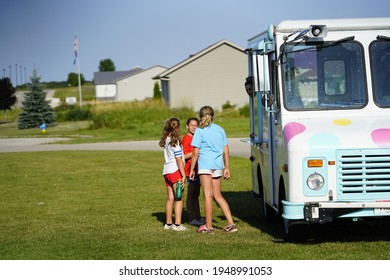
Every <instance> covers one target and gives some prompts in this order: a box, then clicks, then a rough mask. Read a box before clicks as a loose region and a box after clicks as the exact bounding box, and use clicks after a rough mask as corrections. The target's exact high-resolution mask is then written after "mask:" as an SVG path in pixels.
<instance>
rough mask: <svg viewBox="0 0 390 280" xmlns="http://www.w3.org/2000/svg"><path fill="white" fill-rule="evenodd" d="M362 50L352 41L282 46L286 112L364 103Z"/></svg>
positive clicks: (331, 108) (364, 84) (352, 106)
mask: <svg viewBox="0 0 390 280" xmlns="http://www.w3.org/2000/svg"><path fill="white" fill-rule="evenodd" d="M363 61H364V59H363V49H362V46H361V45H360V43H358V42H356V41H351V42H343V43H336V44H332V43H331V42H330V43H328V44H326V43H323V42H322V43H320V44H318V45H314V44H313V43H311V44H310V43H305V42H301V43H287V45H285V46H282V54H281V61H280V62H281V65H282V74H283V79H282V80H283V94H284V106H285V107H286V109H287V110H292V111H293V110H299V111H302V110H340V109H357V108H362V107H364V106H365V105H366V104H367V86H366V78H365V70H364V69H365V68H364V63H363Z"/></svg>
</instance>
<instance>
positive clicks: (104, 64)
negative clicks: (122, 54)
mask: <svg viewBox="0 0 390 280" xmlns="http://www.w3.org/2000/svg"><path fill="white" fill-rule="evenodd" d="M113 71H115V64H114V62H113V61H112V60H111V59H109V58H106V59H103V60H100V63H99V72H113Z"/></svg>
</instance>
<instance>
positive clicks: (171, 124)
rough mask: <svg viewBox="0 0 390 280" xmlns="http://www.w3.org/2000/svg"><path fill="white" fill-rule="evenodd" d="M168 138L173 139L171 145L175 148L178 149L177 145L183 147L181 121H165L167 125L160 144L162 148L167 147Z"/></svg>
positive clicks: (175, 119) (172, 119)
mask: <svg viewBox="0 0 390 280" xmlns="http://www.w3.org/2000/svg"><path fill="white" fill-rule="evenodd" d="M167 137H171V142H170V143H169V144H171V145H172V146H173V147H176V145H177V143H179V145H181V139H180V121H179V119H177V118H170V119H168V120H166V121H165V125H164V128H163V131H162V134H161V139H160V142H159V145H160V147H165V140H166V139H167Z"/></svg>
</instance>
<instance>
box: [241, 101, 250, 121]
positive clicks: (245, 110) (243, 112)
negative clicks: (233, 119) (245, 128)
mask: <svg viewBox="0 0 390 280" xmlns="http://www.w3.org/2000/svg"><path fill="white" fill-rule="evenodd" d="M239 111H240V116H242V117H245V118H249V104H246V105H244V106H243V107H242V108H240V109H239Z"/></svg>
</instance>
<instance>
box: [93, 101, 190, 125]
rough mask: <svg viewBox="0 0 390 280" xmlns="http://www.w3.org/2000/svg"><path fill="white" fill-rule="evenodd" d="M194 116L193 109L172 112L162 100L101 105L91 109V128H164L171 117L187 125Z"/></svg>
mask: <svg viewBox="0 0 390 280" xmlns="http://www.w3.org/2000/svg"><path fill="white" fill-rule="evenodd" d="M193 116H196V114H195V112H194V111H193V110H192V109H190V108H187V107H183V108H175V109H172V110H170V109H169V108H168V107H167V106H166V105H165V103H164V101H162V100H153V99H147V100H144V101H133V102H112V103H100V104H96V105H95V106H94V107H93V108H91V120H92V124H91V128H92V129H97V128H118V129H131V128H134V127H135V126H136V125H142V124H144V123H154V124H156V125H159V126H161V127H162V125H163V124H164V122H165V120H166V119H168V118H170V117H176V118H178V119H180V120H181V122H182V123H185V122H186V121H187V119H188V118H189V117H193Z"/></svg>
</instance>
